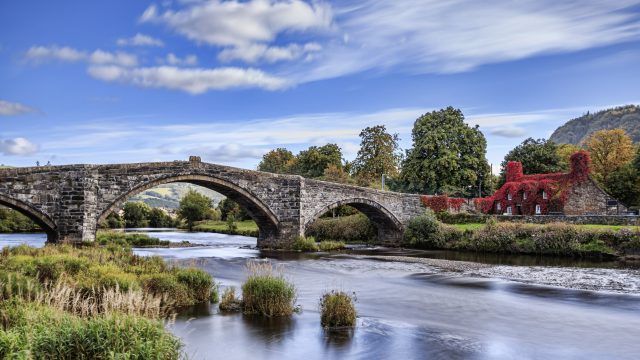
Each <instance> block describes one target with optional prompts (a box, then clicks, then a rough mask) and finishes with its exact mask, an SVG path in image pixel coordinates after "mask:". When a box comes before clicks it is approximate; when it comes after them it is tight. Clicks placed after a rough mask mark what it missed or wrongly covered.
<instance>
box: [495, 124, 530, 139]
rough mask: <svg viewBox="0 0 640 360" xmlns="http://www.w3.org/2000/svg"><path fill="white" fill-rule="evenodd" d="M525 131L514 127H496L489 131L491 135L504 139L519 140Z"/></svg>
mask: <svg viewBox="0 0 640 360" xmlns="http://www.w3.org/2000/svg"><path fill="white" fill-rule="evenodd" d="M526 133H527V131H526V130H525V129H523V128H520V127H516V126H507V127H497V128H494V129H491V135H496V136H502V137H506V138H519V137H523V136H524V135H525V134H526Z"/></svg>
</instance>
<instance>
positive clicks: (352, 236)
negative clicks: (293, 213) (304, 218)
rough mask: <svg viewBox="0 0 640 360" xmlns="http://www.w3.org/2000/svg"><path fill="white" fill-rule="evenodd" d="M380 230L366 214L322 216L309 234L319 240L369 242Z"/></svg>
mask: <svg viewBox="0 0 640 360" xmlns="http://www.w3.org/2000/svg"><path fill="white" fill-rule="evenodd" d="M377 233H378V231H377V229H376V227H375V225H373V224H372V223H371V221H370V220H369V219H368V218H367V216H366V215H364V214H356V215H351V216H343V217H336V218H320V219H317V220H316V221H314V222H313V223H312V224H311V225H310V226H309V228H308V229H307V235H309V236H313V237H315V238H316V239H318V240H338V241H346V242H350V241H360V242H369V241H371V240H373V239H375V237H376V235H377Z"/></svg>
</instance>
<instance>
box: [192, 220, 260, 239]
mask: <svg viewBox="0 0 640 360" xmlns="http://www.w3.org/2000/svg"><path fill="white" fill-rule="evenodd" d="M233 224H234V225H235V229H234V230H230V229H229V224H228V223H227V222H225V221H213V220H207V221H200V222H196V223H195V224H194V226H193V230H194V231H204V232H214V233H220V234H230V235H242V236H251V237H258V235H259V233H260V231H259V230H258V225H256V223H255V221H253V220H244V221H234V223H233Z"/></svg>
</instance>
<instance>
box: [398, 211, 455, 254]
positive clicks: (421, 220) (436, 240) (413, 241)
mask: <svg viewBox="0 0 640 360" xmlns="http://www.w3.org/2000/svg"><path fill="white" fill-rule="evenodd" d="M439 227H440V222H439V221H438V219H437V218H436V217H435V215H434V214H433V211H431V210H427V211H425V213H424V214H422V215H420V216H416V217H414V218H412V219H411V220H409V223H408V224H407V228H406V230H405V232H404V242H405V243H406V244H408V245H409V246H410V247H415V248H425V249H437V248H441V247H443V246H444V245H445V243H444V241H443V240H442V238H441V236H440V234H439V232H438V231H439Z"/></svg>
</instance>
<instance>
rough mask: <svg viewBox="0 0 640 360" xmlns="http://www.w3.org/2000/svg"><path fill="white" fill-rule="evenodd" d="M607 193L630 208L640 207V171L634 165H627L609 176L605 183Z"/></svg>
mask: <svg viewBox="0 0 640 360" xmlns="http://www.w3.org/2000/svg"><path fill="white" fill-rule="evenodd" d="M604 186H605V188H606V189H607V192H608V193H609V194H611V196H613V197H614V198H616V199H618V200H620V201H622V203H623V204H625V205H627V206H630V207H640V171H638V170H637V169H636V168H635V167H634V166H633V164H631V163H630V164H626V165H624V166H621V167H620V168H618V169H617V170H615V171H613V172H612V173H611V174H609V176H607V178H606V180H605V181H604Z"/></svg>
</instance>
